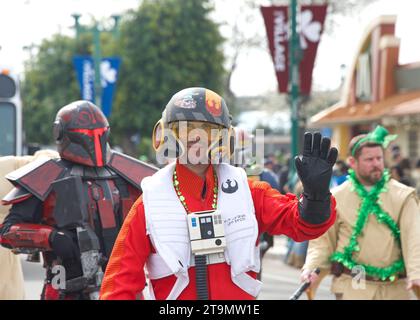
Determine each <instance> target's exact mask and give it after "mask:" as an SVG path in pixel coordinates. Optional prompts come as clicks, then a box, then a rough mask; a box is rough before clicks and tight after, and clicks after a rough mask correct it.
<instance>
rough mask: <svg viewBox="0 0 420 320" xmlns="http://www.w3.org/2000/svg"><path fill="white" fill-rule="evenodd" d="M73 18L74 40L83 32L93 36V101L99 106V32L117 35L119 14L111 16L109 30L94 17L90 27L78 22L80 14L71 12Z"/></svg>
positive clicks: (100, 57) (100, 87)
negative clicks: (112, 23)
mask: <svg viewBox="0 0 420 320" xmlns="http://www.w3.org/2000/svg"><path fill="white" fill-rule="evenodd" d="M72 17H73V18H74V27H75V29H76V41H79V38H80V35H81V34H83V33H91V34H92V37H93V65H94V70H95V103H96V105H98V106H99V107H102V106H101V92H102V86H101V74H100V66H101V60H102V56H101V33H102V32H110V33H112V34H113V36H114V37H115V38H116V37H118V24H119V21H120V16H119V15H113V16H111V17H112V18H113V20H114V25H113V27H112V28H111V30H105V28H104V27H101V26H99V23H98V22H97V21H96V20H95V19H94V24H93V26H92V27H85V26H82V25H81V24H80V22H79V19H80V17H81V15H80V14H72Z"/></svg>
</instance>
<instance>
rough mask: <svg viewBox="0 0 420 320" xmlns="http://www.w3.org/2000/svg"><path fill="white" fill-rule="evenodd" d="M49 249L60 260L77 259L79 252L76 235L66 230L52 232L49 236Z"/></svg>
mask: <svg viewBox="0 0 420 320" xmlns="http://www.w3.org/2000/svg"><path fill="white" fill-rule="evenodd" d="M49 241H50V244H51V249H52V250H53V251H54V253H55V254H56V255H57V256H59V257H60V258H62V259H63V260H66V259H77V258H79V256H80V252H79V249H78V246H77V243H76V235H75V234H74V233H73V232H71V231H68V230H54V231H53V232H51V235H50V239H49Z"/></svg>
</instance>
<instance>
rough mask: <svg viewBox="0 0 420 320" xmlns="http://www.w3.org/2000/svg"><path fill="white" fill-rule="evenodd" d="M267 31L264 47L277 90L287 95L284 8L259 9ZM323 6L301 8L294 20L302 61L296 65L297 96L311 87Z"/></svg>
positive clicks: (286, 45)
mask: <svg viewBox="0 0 420 320" xmlns="http://www.w3.org/2000/svg"><path fill="white" fill-rule="evenodd" d="M261 12H262V15H263V17H264V23H265V28H266V31H267V37H268V45H269V48H270V52H271V57H272V58H273V62H274V68H275V71H276V76H277V82H278V90H279V92H280V93H286V92H288V82H289V59H288V38H289V37H288V34H289V32H288V30H289V28H288V7H287V6H271V7H261ZM326 15H327V5H305V6H301V9H300V13H299V15H298V17H297V19H298V32H299V35H300V47H301V50H302V60H301V61H300V65H299V80H300V93H301V94H303V95H309V94H310V92H311V86H312V70H313V67H314V63H315V57H316V52H317V49H318V43H319V40H320V39H321V34H322V31H323V25H324V21H325V17H326Z"/></svg>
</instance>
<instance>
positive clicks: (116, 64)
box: [101, 57, 121, 117]
mask: <svg viewBox="0 0 420 320" xmlns="http://www.w3.org/2000/svg"><path fill="white" fill-rule="evenodd" d="M120 64H121V59H120V58H119V57H108V58H103V59H102V61H101V86H102V98H101V102H102V103H101V104H102V106H101V107H102V111H103V113H104V114H105V116H107V117H109V116H110V114H111V111H112V100H113V98H114V93H115V87H116V84H117V78H118V70H119V68H120Z"/></svg>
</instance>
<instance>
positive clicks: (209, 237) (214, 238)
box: [187, 210, 226, 254]
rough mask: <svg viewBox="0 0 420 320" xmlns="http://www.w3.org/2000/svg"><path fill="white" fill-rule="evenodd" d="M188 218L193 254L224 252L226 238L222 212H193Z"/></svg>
mask: <svg viewBox="0 0 420 320" xmlns="http://www.w3.org/2000/svg"><path fill="white" fill-rule="evenodd" d="M187 217H188V231H189V234H190V241H191V251H192V253H194V254H211V253H218V252H223V251H224V249H225V247H226V238H225V229H224V226H223V220H222V215H221V213H220V212H218V211H217V210H216V211H214V210H211V211H200V212H192V213H190V214H188V215H187Z"/></svg>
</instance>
